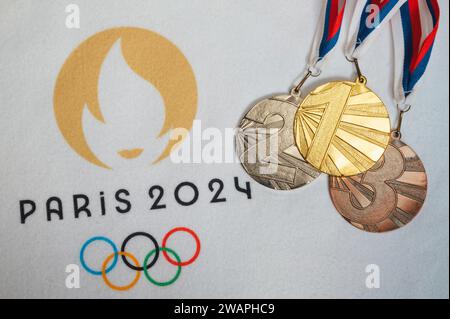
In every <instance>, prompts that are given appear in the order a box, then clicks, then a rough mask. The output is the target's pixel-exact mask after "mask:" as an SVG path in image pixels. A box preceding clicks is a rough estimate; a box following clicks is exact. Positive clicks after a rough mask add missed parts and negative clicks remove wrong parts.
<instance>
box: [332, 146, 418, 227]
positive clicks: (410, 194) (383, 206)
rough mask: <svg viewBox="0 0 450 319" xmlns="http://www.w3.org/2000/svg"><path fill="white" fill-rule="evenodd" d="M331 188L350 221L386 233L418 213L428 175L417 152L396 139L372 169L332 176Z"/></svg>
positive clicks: (407, 221) (336, 200)
mask: <svg viewBox="0 0 450 319" xmlns="http://www.w3.org/2000/svg"><path fill="white" fill-rule="evenodd" d="M329 188H330V195H331V198H332V200H333V203H334V205H335V206H336V209H337V210H338V211H339V213H340V214H341V215H342V216H343V217H344V218H345V219H346V220H347V221H348V222H349V223H351V224H352V225H353V226H355V227H358V228H360V229H362V230H366V231H369V232H385V231H390V230H394V229H397V228H400V227H402V226H404V225H406V224H407V223H409V222H410V221H411V220H412V219H413V218H414V217H415V216H416V215H417V213H418V212H419V210H420V209H421V208H422V205H423V203H424V201H425V197H426V194H427V175H426V173H425V168H424V166H423V164H422V162H421V160H420V159H419V157H418V156H417V154H416V153H415V152H414V151H413V150H412V149H411V148H410V147H409V146H408V145H406V144H404V143H403V142H402V141H400V140H398V139H392V140H391V142H390V144H389V146H388V148H387V150H386V152H385V154H384V156H383V157H382V158H381V159H380V161H379V162H378V163H377V164H376V165H375V166H374V167H373V168H372V169H370V170H369V171H367V172H366V173H363V174H359V175H356V176H351V177H342V178H339V177H330V179H329Z"/></svg>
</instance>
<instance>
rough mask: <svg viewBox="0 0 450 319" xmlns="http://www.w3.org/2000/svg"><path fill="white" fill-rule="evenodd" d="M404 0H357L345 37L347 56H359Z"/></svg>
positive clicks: (356, 57)
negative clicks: (346, 36)
mask: <svg viewBox="0 0 450 319" xmlns="http://www.w3.org/2000/svg"><path fill="white" fill-rule="evenodd" d="M405 1H406V0H357V1H356V5H355V8H354V14H353V18H352V22H351V24H350V29H349V33H348V38H347V47H346V55H347V58H349V59H351V60H353V59H358V58H360V57H361V56H362V55H363V54H364V52H365V50H366V49H367V48H368V47H369V45H370V44H371V43H372V42H373V40H374V39H375V37H376V35H377V34H378V33H379V32H380V30H381V29H383V26H384V25H386V24H387V23H388V22H389V20H391V18H392V17H393V16H394V15H395V13H397V12H398V10H399V9H400V7H401V6H402V5H403V4H404V3H405Z"/></svg>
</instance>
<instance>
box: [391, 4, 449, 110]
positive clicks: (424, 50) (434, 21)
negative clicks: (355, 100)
mask: <svg viewBox="0 0 450 319" xmlns="http://www.w3.org/2000/svg"><path fill="white" fill-rule="evenodd" d="M439 17H440V10H439V4H438V1H437V0H408V1H407V2H406V3H405V4H404V5H403V6H402V7H401V9H400V14H398V15H397V16H396V17H395V19H393V21H392V34H393V37H394V45H395V61H396V67H395V88H394V95H395V99H396V101H397V103H398V104H399V105H401V104H404V103H405V101H406V98H407V97H408V96H409V95H410V94H411V93H412V92H413V90H414V88H415V86H416V84H417V83H418V82H419V80H420V79H421V78H422V76H423V74H424V73H425V70H426V67H427V65H428V62H429V60H430V56H431V51H432V50H433V45H434V41H435V38H436V33H437V30H438V27H439Z"/></svg>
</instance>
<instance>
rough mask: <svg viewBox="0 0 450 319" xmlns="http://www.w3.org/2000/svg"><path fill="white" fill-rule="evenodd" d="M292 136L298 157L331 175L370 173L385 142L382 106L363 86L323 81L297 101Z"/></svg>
mask: <svg viewBox="0 0 450 319" xmlns="http://www.w3.org/2000/svg"><path fill="white" fill-rule="evenodd" d="M294 136H295V141H296V144H297V147H298V149H299V151H300V153H301V154H302V155H303V157H304V158H305V159H306V161H307V162H309V163H310V164H311V165H312V166H314V167H315V168H317V169H318V170H320V171H322V172H324V173H327V174H329V175H333V176H351V175H356V174H360V173H363V172H365V171H367V170H368V169H370V168H371V167H372V166H373V165H375V163H376V162H377V161H378V160H379V159H380V158H381V156H382V155H383V153H384V151H385V150H386V147H387V146H388V144H389V136H390V120H389V114H388V112H387V109H386V106H385V105H384V103H383V102H382V101H381V100H380V98H379V97H378V96H377V95H376V94H375V93H373V92H372V91H371V90H370V89H369V88H367V86H366V85H365V83H362V82H359V81H356V82H349V81H339V82H329V83H327V84H324V85H322V86H319V87H318V88H316V89H315V90H313V91H312V92H311V93H310V94H308V96H307V97H306V98H305V99H304V100H303V102H302V103H301V105H300V107H299V109H298V111H297V113H296V116H295V122H294Z"/></svg>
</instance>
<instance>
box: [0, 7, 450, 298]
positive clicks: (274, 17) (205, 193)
mask: <svg viewBox="0 0 450 319" xmlns="http://www.w3.org/2000/svg"><path fill="white" fill-rule="evenodd" d="M69 3H76V4H78V5H79V7H80V9H81V29H79V30H77V29H67V28H66V27H65V18H66V13H65V7H66V5H67V4H69ZM281 3H282V4H281ZM440 4H441V9H442V22H441V26H440V30H439V33H438V36H437V39H436V44H435V47H434V51H433V54H432V58H431V61H430V64H429V67H428V71H427V73H426V75H425V77H424V79H423V82H422V85H421V88H420V91H419V92H418V94H417V95H416V97H415V98H414V101H413V105H414V110H413V111H412V112H410V113H409V114H407V115H406V117H405V122H404V127H403V131H404V140H405V142H407V143H408V144H409V145H410V146H412V147H413V148H414V149H415V150H416V152H417V153H418V154H419V155H420V157H421V158H422V160H423V162H424V164H425V167H426V169H427V173H428V178H429V195H428V198H427V201H426V203H425V206H424V208H423V210H422V212H421V213H420V214H419V215H418V217H417V218H416V219H415V220H414V221H413V222H412V223H411V224H409V225H408V226H406V227H404V228H402V229H401V230H398V231H395V232H391V233H387V234H369V233H365V232H361V231H359V230H357V229H355V228H353V227H351V226H349V225H348V224H347V223H346V222H345V221H344V220H343V219H342V218H341V217H340V215H339V214H338V213H336V211H335V210H334V208H333V205H332V203H331V201H330V199H329V195H328V191H327V178H326V176H321V177H320V178H319V179H318V180H317V181H316V182H315V183H313V184H311V185H309V186H307V187H305V188H303V189H299V190H296V191H292V192H289V193H279V192H274V191H271V190H269V189H267V188H264V187H262V186H260V185H257V183H252V191H253V199H252V200H247V199H245V197H244V196H243V195H242V194H240V193H238V192H236V191H234V187H233V176H239V177H240V179H241V180H242V181H245V180H248V177H247V176H246V174H245V173H244V171H243V170H242V169H241V167H240V166H239V165H238V164H220V165H219V164H216V165H206V164H192V165H187V164H186V165H175V164H172V163H171V162H170V161H169V160H166V161H164V162H161V163H160V164H158V165H156V166H151V165H149V166H148V167H146V168H136V169H133V168H122V169H118V170H117V169H116V170H112V171H108V170H104V169H101V168H98V167H96V166H94V165H92V164H90V163H88V162H87V161H85V160H84V159H82V158H81V157H80V156H78V155H77V154H76V153H75V152H74V151H72V149H70V148H69V147H68V145H67V144H66V142H65V141H64V139H63V138H62V135H61V134H60V132H59V129H58V127H57V126H56V122H55V118H54V113H53V105H52V104H53V103H52V99H53V88H54V84H55V80H56V76H57V74H58V72H59V69H60V67H61V66H62V64H63V63H64V61H65V59H66V58H67V56H68V55H69V54H70V52H71V51H72V50H73V49H74V48H75V47H76V46H77V45H78V44H79V43H81V42H82V41H83V40H84V39H86V38H87V37H88V36H90V35H92V34H95V33H97V32H99V31H101V30H104V29H107V28H110V27H117V26H136V27H143V28H147V29H150V30H153V31H155V32H158V33H160V34H162V35H163V36H165V37H167V38H168V39H170V40H171V41H172V42H174V43H175V44H176V45H177V46H178V47H179V48H180V49H181V50H182V51H183V53H184V54H185V56H186V57H187V58H188V60H189V61H190V63H191V65H192V67H193V69H194V72H195V75H196V79H197V84H198V93H199V104H198V105H199V108H198V113H197V119H200V120H201V121H202V124H203V125H204V126H208V127H218V128H220V129H224V128H226V127H234V126H236V124H237V123H238V121H239V119H240V117H241V116H242V114H243V113H244V111H245V110H246V109H247V108H248V106H249V105H251V104H252V103H253V102H254V101H255V100H257V99H258V98H259V97H261V96H266V95H268V94H271V93H278V92H286V91H287V90H288V89H289V87H290V86H291V85H292V83H293V80H294V79H296V78H297V77H298V76H299V74H300V73H301V71H302V70H303V68H304V65H305V61H306V58H307V55H308V53H309V47H310V44H311V42H312V37H313V34H314V31H315V26H316V23H317V19H318V16H319V11H320V8H321V2H320V1H312V0H311V1H307V0H285V1H282V2H281V1H276V0H263V1H262V0H258V1H257V0H252V1H250V0H245V1H242V0H226V1H225V0H220V1H219V0H191V1H182V0H177V1H175V0H172V1H155V0H154V1H117V0H116V1H100V0H95V1H94V0H89V1H88V0H85V1H82V0H76V1H48V0H47V1H39V4H37V2H36V1H18V0H16V1H12V0H0V29H1V30H2V32H1V33H0V110H1V113H0V114H1V115H0V130H1V131H0V132H1V134H0V146H1V152H0V178H1V180H0V297H19V298H22V297H64V298H70V297H76V298H80V297H142V298H162V297H173V298H178V297H180V298H181V297H182V298H189V297H192V298H201V297H213V298H215V297H221V298H229V297H249V298H250V297H255V298H260V297H267V298H272V297H288V298H293V297H296V298H306V297H333V298H338V297H344V298H382V297H387V298H397V297H406V298H419V297H425V298H428V297H437V298H448V297H449V289H448V286H449V267H448V265H449V213H448V210H449V200H448V198H449V197H448V195H449V189H448V184H449V175H448V169H449V162H448V156H449V154H448V146H449V140H448V129H449V127H448V115H449V114H448V108H449V96H448V85H449V83H448V77H449V68H448V55H449V50H448V41H447V40H448V12H449V10H448V7H449V5H448V2H447V1H440ZM349 18H350V14H349V12H347V14H346V23H345V25H347V22H348V20H349ZM345 31H346V27H345V26H344V30H343V35H346V32H345ZM342 39H343V38H342V37H341V40H342ZM340 46H341V47H342V46H343V41H341V42H340ZM392 54H393V51H392V43H391V35H390V31H389V30H385V31H384V32H383V33H382V34H381V36H380V38H379V39H378V42H377V43H376V45H375V47H374V48H373V50H372V51H371V52H369V53H368V54H367V56H366V57H364V58H363V59H361V61H360V63H361V67H362V69H363V71H364V73H365V74H366V75H367V77H368V79H369V81H370V82H369V85H370V87H371V88H372V89H374V90H375V91H376V92H377V93H379V95H380V96H381V98H382V99H383V100H384V101H385V102H386V104H388V105H389V108H390V112H391V114H392V115H394V114H395V113H394V112H395V109H394V105H393V100H392V93H391V92H392V90H391V87H392V81H393V79H392V77H393V76H392V63H393V61H392ZM353 72H354V70H353V66H352V65H350V64H349V63H348V62H347V61H346V60H345V59H344V56H343V54H342V48H338V50H337V51H336V52H335V54H334V55H333V57H332V59H331V60H330V62H329V64H328V66H327V67H326V68H325V70H324V73H323V76H322V77H321V78H320V79H319V80H317V81H315V80H311V81H309V82H308V84H307V89H311V88H313V87H314V86H315V85H317V84H319V83H322V82H324V81H325V80H327V79H340V78H345V79H348V78H352V77H353V76H354V74H353ZM119 85H120V84H119ZM117 89H119V88H118V87H114V86H112V87H111V88H109V91H110V94H114V93H116V92H115V90H117ZM158 118H159V119H160V117H158ZM151 124H152V125H153V126H152V127H154V126H158V125H160V122H155V123H151ZM158 127H159V126H158ZM108 138H109V139H110V140H108ZM105 139H106V140H105V143H107V144H108V143H112V142H113V141H114V139H113V137H108V136H106V137H105ZM214 177H219V178H222V179H223V180H224V181H225V190H224V195H226V196H227V202H226V203H219V204H210V203H209V200H210V197H211V196H210V193H209V190H208V187H207V183H208V181H209V180H210V179H212V178H214ZM185 180H188V181H192V182H195V183H196V184H197V185H198V186H199V189H200V198H199V201H198V202H197V203H196V204H195V205H193V206H191V207H188V208H185V207H180V206H179V205H178V204H176V203H175V202H174V200H173V196H172V193H173V189H174V187H175V186H176V185H177V184H178V183H179V182H182V181H185ZM154 184H161V185H163V186H164V187H165V189H166V193H167V195H166V196H165V201H166V203H167V205H168V208H167V209H166V210H163V211H157V212H150V211H149V210H148V208H149V206H150V200H149V199H148V198H147V195H146V193H147V189H148V188H149V187H150V186H152V185H154ZM119 188H127V189H128V190H129V191H130V192H131V200H132V204H133V208H132V211H131V212H130V213H128V214H125V215H120V214H118V213H116V212H115V211H114V210H113V209H112V206H113V205H115V201H114V199H113V194H114V192H115V191H116V190H117V189H119ZM100 191H104V192H105V194H106V197H107V205H109V208H108V212H107V215H106V216H100V215H99V212H98V209H96V207H98V193H99V192H100ZM75 193H84V194H87V195H89V196H90V198H91V201H92V202H93V204H92V205H93V206H92V208H93V210H94V216H93V217H92V218H83V217H82V218H80V219H78V220H75V219H74V218H73V213H72V208H71V203H72V200H71V196H72V195H73V194H75ZM50 196H59V197H61V198H62V200H63V203H64V205H65V206H64V209H65V217H64V220H63V221H57V220H54V221H53V222H51V223H49V222H47V221H46V216H45V213H44V207H45V201H46V199H47V198H48V197H50ZM25 198H30V199H34V200H35V201H36V202H37V205H38V211H37V212H36V213H35V214H34V216H33V217H31V218H30V219H29V220H28V221H27V223H26V224H25V225H21V224H20V223H19V200H20V199H25ZM177 225H184V226H188V227H191V228H193V229H195V230H196V231H197V233H198V234H199V236H200V238H201V240H202V252H201V255H200V258H199V259H198V260H197V262H196V263H194V264H193V265H192V266H190V267H187V268H185V269H183V271H182V275H181V277H180V279H179V280H178V281H177V282H176V283H175V284H174V285H172V286H170V287H165V288H160V287H156V286H152V285H150V284H149V283H148V282H147V281H146V280H145V278H141V280H140V282H139V283H138V284H137V286H136V287H135V288H134V289H133V290H131V291H129V292H126V293H117V292H113V291H111V290H109V289H108V288H107V287H106V286H105V285H104V284H103V282H102V280H101V278H97V277H93V276H90V275H88V274H87V273H86V272H85V271H83V270H81V288H80V289H67V288H66V287H65V284H64V282H65V277H66V273H65V267H66V265H67V264H71V263H79V260H78V253H79V249H80V246H81V244H82V243H83V242H84V241H85V240H86V239H87V238H88V237H91V236H93V235H100V234H102V235H105V236H108V237H110V238H111V239H113V240H114V241H115V242H116V243H117V245H120V243H121V242H122V240H123V239H124V238H125V237H126V236H127V235H128V234H130V233H131V232H134V231H138V230H145V231H149V232H150V233H152V234H153V235H154V236H155V237H156V238H157V239H158V240H159V241H161V239H162V237H163V235H164V234H165V233H166V232H167V231H168V230H169V229H170V228H172V227H174V226H177ZM181 239H182V238H181V236H180V237H179V238H178V241H177V243H178V244H177V251H179V252H180V254H181V255H182V256H188V255H189V253H190V249H192V243H191V242H190V241H182V240H181ZM142 243H145V242H144V241H142ZM135 246H137V245H135ZM130 248H131V246H130ZM100 253H101V252H100V251H99V252H98V254H100ZM93 256H94V257H93ZM99 256H100V255H99ZM91 257H92V258H93V259H91V260H93V261H95V255H94V254H93V255H92V256H89V258H91ZM98 261H100V259H99V260H98ZM372 263H375V264H378V265H379V266H380V268H381V288H380V289H367V288H366V286H365V278H366V273H365V267H366V265H368V264H372ZM121 267H122V266H121ZM121 267H118V269H117V274H123V276H122V277H121V278H119V276H115V275H114V274H112V273H111V278H112V279H113V280H117V282H118V283H120V282H121V280H127V279H129V278H131V277H130V276H132V275H133V273H132V272H126V270H125V269H123V267H122V268H121ZM170 267H173V266H170V265H169V264H167V263H166V264H164V263H163V262H161V265H158V268H159V269H155V274H156V273H157V274H158V275H160V276H162V278H163V277H164V278H167V277H168V276H170V274H172V273H173V270H174V269H173V268H170ZM117 274H116V275H117ZM155 276H156V275H155ZM165 276H166V277H165Z"/></svg>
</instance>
